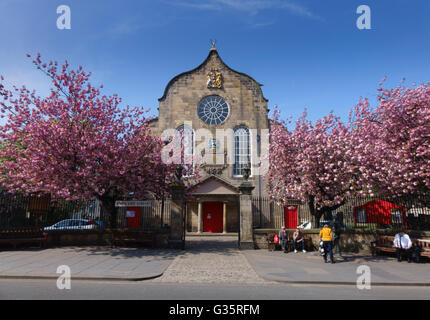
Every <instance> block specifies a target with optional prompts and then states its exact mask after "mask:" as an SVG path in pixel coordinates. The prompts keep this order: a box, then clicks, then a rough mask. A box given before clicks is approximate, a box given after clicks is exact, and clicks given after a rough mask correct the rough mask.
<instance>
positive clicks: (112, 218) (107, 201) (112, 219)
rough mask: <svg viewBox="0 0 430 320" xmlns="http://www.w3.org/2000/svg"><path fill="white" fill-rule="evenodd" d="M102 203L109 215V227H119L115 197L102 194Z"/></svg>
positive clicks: (104, 210)
mask: <svg viewBox="0 0 430 320" xmlns="http://www.w3.org/2000/svg"><path fill="white" fill-rule="evenodd" d="M99 200H100V201H101V203H102V209H103V212H104V213H105V214H107V216H108V217H109V228H111V229H115V228H116V227H117V221H116V220H117V216H118V214H117V212H118V209H117V208H116V207H115V197H110V196H102V197H100V198H99Z"/></svg>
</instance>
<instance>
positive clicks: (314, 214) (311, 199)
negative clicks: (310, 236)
mask: <svg viewBox="0 0 430 320" xmlns="http://www.w3.org/2000/svg"><path fill="white" fill-rule="evenodd" d="M308 206H309V211H310V213H311V216H312V219H313V221H312V226H313V228H315V229H318V228H319V227H320V219H321V215H322V212H320V211H319V210H316V209H315V203H314V196H309V200H308Z"/></svg>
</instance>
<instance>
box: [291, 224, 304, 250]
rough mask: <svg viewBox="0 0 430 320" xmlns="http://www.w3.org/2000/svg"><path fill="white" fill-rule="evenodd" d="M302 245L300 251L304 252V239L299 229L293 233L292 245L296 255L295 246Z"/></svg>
mask: <svg viewBox="0 0 430 320" xmlns="http://www.w3.org/2000/svg"><path fill="white" fill-rule="evenodd" d="M299 243H302V251H303V252H306V250H305V238H304V236H303V233H302V232H301V230H300V229H299V228H297V229H296V231H295V232H294V233H293V245H294V252H295V253H297V244H299Z"/></svg>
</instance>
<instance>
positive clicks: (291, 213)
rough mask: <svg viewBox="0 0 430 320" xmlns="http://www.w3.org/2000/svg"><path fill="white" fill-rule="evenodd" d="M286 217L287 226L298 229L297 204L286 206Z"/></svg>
mask: <svg viewBox="0 0 430 320" xmlns="http://www.w3.org/2000/svg"><path fill="white" fill-rule="evenodd" d="M284 219H285V228H287V229H296V228H297V207H296V206H288V207H284Z"/></svg>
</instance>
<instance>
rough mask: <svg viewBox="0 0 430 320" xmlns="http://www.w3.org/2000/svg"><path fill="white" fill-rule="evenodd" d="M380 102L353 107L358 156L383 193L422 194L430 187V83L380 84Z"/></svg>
mask: <svg viewBox="0 0 430 320" xmlns="http://www.w3.org/2000/svg"><path fill="white" fill-rule="evenodd" d="M378 91H379V93H380V94H379V96H378V100H379V105H378V106H377V107H376V108H375V109H374V110H372V109H371V108H370V106H369V102H368V101H367V100H366V99H365V100H364V101H362V102H360V103H359V104H358V105H357V106H356V107H355V108H354V110H353V112H354V114H355V119H354V122H355V128H356V133H357V136H360V137H361V139H360V140H359V139H357V149H358V150H360V152H359V153H357V159H356V160H358V161H359V162H360V164H361V166H362V167H363V168H364V170H363V173H364V174H365V175H366V176H367V177H369V178H370V179H371V181H369V183H371V184H373V185H374V189H375V190H376V192H377V193H378V194H381V195H386V196H392V197H399V196H419V195H423V194H428V192H429V191H430V84H423V85H421V86H414V87H405V86H403V85H402V86H398V87H397V88H394V89H384V88H382V87H380V88H378Z"/></svg>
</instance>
